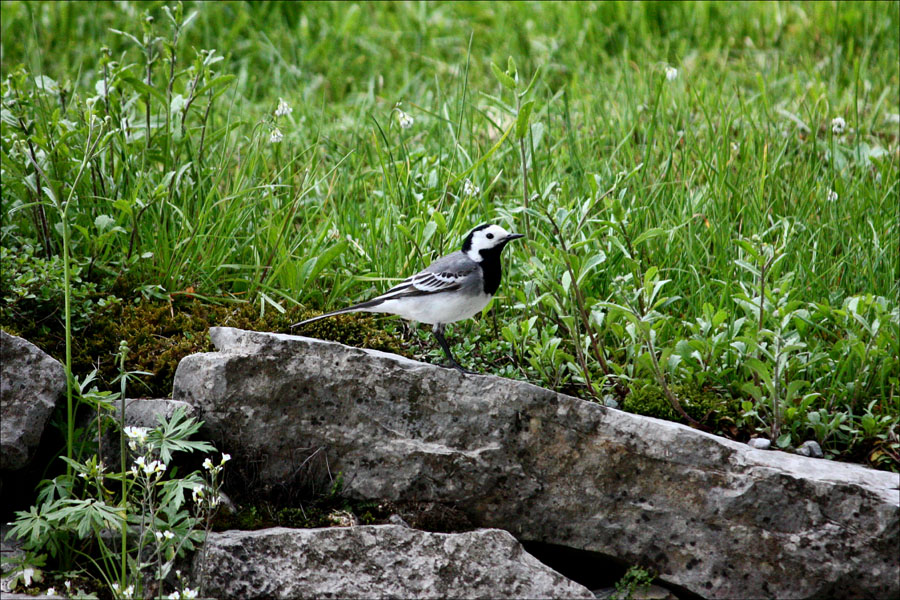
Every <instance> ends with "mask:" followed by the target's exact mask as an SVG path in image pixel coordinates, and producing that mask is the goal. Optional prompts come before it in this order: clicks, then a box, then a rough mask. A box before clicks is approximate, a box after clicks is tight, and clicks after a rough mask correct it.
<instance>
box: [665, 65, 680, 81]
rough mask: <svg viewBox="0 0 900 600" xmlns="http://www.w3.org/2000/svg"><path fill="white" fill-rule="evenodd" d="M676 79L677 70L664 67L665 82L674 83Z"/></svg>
mask: <svg viewBox="0 0 900 600" xmlns="http://www.w3.org/2000/svg"><path fill="white" fill-rule="evenodd" d="M677 78H678V69H676V68H675V67H666V80H667V81H675V80H676V79H677Z"/></svg>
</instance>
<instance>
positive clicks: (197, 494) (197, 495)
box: [192, 485, 206, 503]
mask: <svg viewBox="0 0 900 600" xmlns="http://www.w3.org/2000/svg"><path fill="white" fill-rule="evenodd" d="M205 495H206V493H205V492H204V491H203V486H202V485H196V486H194V491H193V494H192V496H193V498H194V502H196V503H199V502H200V501H201V500H203V497H204V496H205Z"/></svg>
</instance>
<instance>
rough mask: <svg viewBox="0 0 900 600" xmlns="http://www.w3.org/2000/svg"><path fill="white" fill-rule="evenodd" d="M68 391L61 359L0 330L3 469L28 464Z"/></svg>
mask: <svg viewBox="0 0 900 600" xmlns="http://www.w3.org/2000/svg"><path fill="white" fill-rule="evenodd" d="M65 391H66V370H65V368H64V367H63V366H62V364H60V362H59V361H57V360H55V359H54V358H52V357H50V356H49V355H47V354H46V353H44V352H43V351H42V350H41V349H40V348H38V347H37V346H35V345H34V344H32V343H31V342H29V341H27V340H23V339H22V338H20V337H16V336H14V335H10V334H8V333H6V332H5V331H0V470H4V471H6V470H9V471H12V470H17V469H21V468H22V467H24V466H25V465H27V464H28V462H29V461H30V460H31V458H32V457H33V456H34V451H35V450H36V449H37V446H38V443H39V442H40V441H41V435H43V433H44V427H45V426H46V425H47V420H48V419H49V418H50V415H51V413H52V412H53V408H54V407H55V406H56V402H57V401H58V400H59V399H60V398H61V397H62V395H63V394H64V393H65Z"/></svg>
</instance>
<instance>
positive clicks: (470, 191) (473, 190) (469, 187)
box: [463, 179, 481, 196]
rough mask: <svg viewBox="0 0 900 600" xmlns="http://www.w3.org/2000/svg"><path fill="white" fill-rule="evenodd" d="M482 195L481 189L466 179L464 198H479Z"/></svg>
mask: <svg viewBox="0 0 900 600" xmlns="http://www.w3.org/2000/svg"><path fill="white" fill-rule="evenodd" d="M480 193H481V188H480V187H478V186H477V185H475V184H474V183H472V182H471V181H469V180H468V179H466V182H465V184H463V196H477V195H478V194H480Z"/></svg>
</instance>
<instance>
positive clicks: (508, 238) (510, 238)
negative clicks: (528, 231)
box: [506, 233, 525, 242]
mask: <svg viewBox="0 0 900 600" xmlns="http://www.w3.org/2000/svg"><path fill="white" fill-rule="evenodd" d="M523 237H525V235H524V234H521V233H511V234H509V235H508V236H506V241H507V242H511V241H513V240H517V239H519V238H523Z"/></svg>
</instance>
